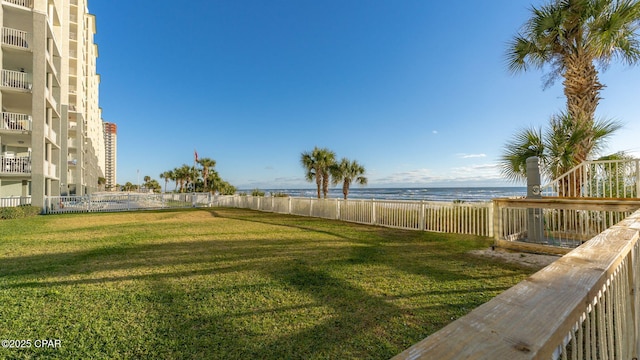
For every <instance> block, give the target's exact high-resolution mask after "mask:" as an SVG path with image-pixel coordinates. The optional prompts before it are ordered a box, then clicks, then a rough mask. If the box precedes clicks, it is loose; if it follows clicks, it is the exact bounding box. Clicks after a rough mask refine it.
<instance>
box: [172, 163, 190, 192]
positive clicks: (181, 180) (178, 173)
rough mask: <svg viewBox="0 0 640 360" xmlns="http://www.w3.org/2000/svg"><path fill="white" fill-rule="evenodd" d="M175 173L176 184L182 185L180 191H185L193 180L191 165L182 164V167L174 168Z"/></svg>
mask: <svg viewBox="0 0 640 360" xmlns="http://www.w3.org/2000/svg"><path fill="white" fill-rule="evenodd" d="M173 174H174V176H175V179H176V185H177V184H179V185H180V190H179V192H183V191H184V189H185V187H187V186H188V185H189V182H190V181H191V167H190V166H189V165H182V166H181V167H179V168H176V169H174V170H173Z"/></svg>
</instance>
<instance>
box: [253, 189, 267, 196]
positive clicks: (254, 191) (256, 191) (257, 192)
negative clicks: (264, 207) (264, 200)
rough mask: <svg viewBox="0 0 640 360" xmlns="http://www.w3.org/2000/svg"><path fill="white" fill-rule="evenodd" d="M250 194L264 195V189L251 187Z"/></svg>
mask: <svg viewBox="0 0 640 360" xmlns="http://www.w3.org/2000/svg"><path fill="white" fill-rule="evenodd" d="M251 196H261V197H262V196H264V191H262V190H260V189H253V191H251Z"/></svg>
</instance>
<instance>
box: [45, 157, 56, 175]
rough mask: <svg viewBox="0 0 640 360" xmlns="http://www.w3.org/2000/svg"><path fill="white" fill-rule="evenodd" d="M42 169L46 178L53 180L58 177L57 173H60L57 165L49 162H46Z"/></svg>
mask: <svg viewBox="0 0 640 360" xmlns="http://www.w3.org/2000/svg"><path fill="white" fill-rule="evenodd" d="M42 169H43V172H44V176H46V177H52V178H55V177H57V176H56V173H57V172H58V168H57V166H56V164H52V163H50V162H49V161H47V160H45V161H44V164H43V168H42Z"/></svg>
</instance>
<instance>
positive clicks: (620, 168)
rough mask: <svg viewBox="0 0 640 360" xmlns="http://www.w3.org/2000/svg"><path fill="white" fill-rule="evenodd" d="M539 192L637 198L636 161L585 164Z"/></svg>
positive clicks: (639, 164) (639, 166)
mask: <svg viewBox="0 0 640 360" xmlns="http://www.w3.org/2000/svg"><path fill="white" fill-rule="evenodd" d="M542 193H543V195H545V196H562V197H596V198H633V197H639V195H638V194H640V159H628V160H596V161H585V162H583V163H581V164H580V165H578V166H576V167H574V168H573V169H571V170H569V171H568V172H567V173H565V174H563V175H561V176H560V177H559V178H558V179H556V180H554V181H553V182H551V183H550V184H548V185H545V186H543V188H542Z"/></svg>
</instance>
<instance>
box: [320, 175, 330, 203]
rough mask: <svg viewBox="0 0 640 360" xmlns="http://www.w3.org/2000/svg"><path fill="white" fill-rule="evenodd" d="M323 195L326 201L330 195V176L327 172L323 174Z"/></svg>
mask: <svg viewBox="0 0 640 360" xmlns="http://www.w3.org/2000/svg"><path fill="white" fill-rule="evenodd" d="M322 193H323V194H324V198H325V199H326V198H327V194H328V193H329V174H328V173H327V172H324V173H323V174H322Z"/></svg>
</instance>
